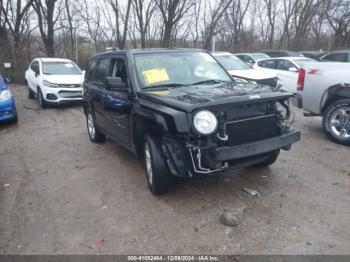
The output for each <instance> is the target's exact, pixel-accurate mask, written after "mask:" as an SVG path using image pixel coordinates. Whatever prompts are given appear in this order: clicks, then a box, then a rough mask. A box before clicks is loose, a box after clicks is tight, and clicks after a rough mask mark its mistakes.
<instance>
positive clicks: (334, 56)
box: [323, 53, 349, 62]
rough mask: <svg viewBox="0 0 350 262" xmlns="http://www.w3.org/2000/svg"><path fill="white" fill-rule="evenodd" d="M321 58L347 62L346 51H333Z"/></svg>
mask: <svg viewBox="0 0 350 262" xmlns="http://www.w3.org/2000/svg"><path fill="white" fill-rule="evenodd" d="M323 60H326V61H334V62H348V61H349V60H348V53H333V54H329V55H326V56H325V57H323Z"/></svg>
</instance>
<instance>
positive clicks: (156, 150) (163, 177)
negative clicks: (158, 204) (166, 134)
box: [144, 135, 175, 195]
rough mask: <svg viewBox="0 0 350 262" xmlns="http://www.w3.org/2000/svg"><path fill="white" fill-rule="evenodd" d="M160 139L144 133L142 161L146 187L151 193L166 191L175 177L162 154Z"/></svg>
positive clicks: (157, 193)
mask: <svg viewBox="0 0 350 262" xmlns="http://www.w3.org/2000/svg"><path fill="white" fill-rule="evenodd" d="M160 140H161V139H157V137H155V136H150V135H146V138H145V143H144V161H145V167H146V175H147V181H148V187H149V189H150V191H151V192H152V194H153V195H162V194H165V193H167V192H168V191H169V190H170V188H171V186H172V185H173V184H174V179H175V177H174V176H173V175H172V174H171V173H170V171H169V169H168V166H167V164H166V160H165V158H164V156H163V154H162V149H161V143H160V142H159V141H160Z"/></svg>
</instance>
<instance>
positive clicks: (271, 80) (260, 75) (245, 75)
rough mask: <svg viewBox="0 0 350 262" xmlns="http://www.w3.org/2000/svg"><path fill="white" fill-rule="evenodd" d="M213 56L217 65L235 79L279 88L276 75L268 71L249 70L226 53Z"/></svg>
mask: <svg viewBox="0 0 350 262" xmlns="http://www.w3.org/2000/svg"><path fill="white" fill-rule="evenodd" d="M212 54H213V56H214V57H215V58H216V59H217V60H218V61H219V63H220V64H221V65H222V66H223V67H224V68H225V69H226V70H227V71H228V72H229V73H230V75H231V76H233V77H235V78H237V77H238V78H241V79H244V80H250V81H255V82H257V83H259V84H262V85H270V86H272V87H279V86H281V82H280V81H279V79H278V77H277V74H276V73H274V72H271V71H269V70H265V69H260V68H251V67H250V66H249V65H247V64H246V63H244V62H243V61H242V60H240V59H239V58H237V57H236V56H234V55H232V54H231V53H228V52H214V53H212Z"/></svg>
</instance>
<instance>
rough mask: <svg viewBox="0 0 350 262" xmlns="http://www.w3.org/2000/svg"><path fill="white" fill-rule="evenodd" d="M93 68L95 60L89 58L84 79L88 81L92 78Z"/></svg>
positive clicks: (94, 67)
mask: <svg viewBox="0 0 350 262" xmlns="http://www.w3.org/2000/svg"><path fill="white" fill-rule="evenodd" d="M95 69H96V60H95V59H94V60H91V61H90V63H89V65H88V69H87V72H86V74H85V80H88V81H91V80H93V76H94V73H95Z"/></svg>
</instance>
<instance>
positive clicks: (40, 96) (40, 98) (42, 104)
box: [38, 88, 47, 109]
mask: <svg viewBox="0 0 350 262" xmlns="http://www.w3.org/2000/svg"><path fill="white" fill-rule="evenodd" d="M38 101H39V105H40V107H41V108H42V109H44V108H47V103H46V101H45V99H44V97H43V93H42V92H41V89H40V88H38Z"/></svg>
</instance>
